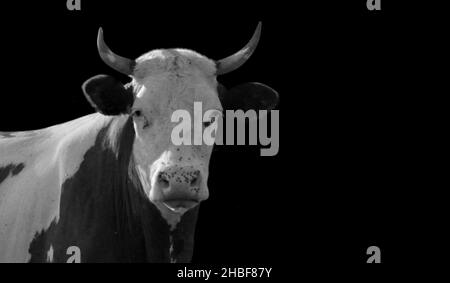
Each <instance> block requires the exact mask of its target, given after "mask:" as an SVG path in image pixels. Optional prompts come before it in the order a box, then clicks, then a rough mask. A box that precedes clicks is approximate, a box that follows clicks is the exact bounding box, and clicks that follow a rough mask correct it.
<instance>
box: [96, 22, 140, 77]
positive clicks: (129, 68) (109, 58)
mask: <svg viewBox="0 0 450 283" xmlns="http://www.w3.org/2000/svg"><path fill="white" fill-rule="evenodd" d="M97 48H98V53H99V54H100V57H101V58H102V60H103V62H105V63H106V65H108V66H110V67H111V68H113V69H114V70H116V71H119V72H121V73H122V74H125V75H132V74H133V70H134V66H135V65H136V62H135V61H134V60H130V59H128V58H125V57H122V56H119V55H117V54H115V53H114V52H112V51H111V49H109V47H108V46H107V45H106V43H105V41H104V40H103V29H102V28H100V29H99V30H98V36H97Z"/></svg>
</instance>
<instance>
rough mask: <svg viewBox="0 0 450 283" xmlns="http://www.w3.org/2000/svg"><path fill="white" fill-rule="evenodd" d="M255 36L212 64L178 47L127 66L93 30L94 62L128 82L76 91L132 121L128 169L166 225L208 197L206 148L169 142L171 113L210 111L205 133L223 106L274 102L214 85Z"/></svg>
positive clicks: (250, 89) (244, 55) (271, 94)
mask: <svg viewBox="0 0 450 283" xmlns="http://www.w3.org/2000/svg"><path fill="white" fill-rule="evenodd" d="M260 33H261V23H260V24H259V25H258V27H257V29H256V31H255V33H254V35H253V37H252V38H251V40H250V41H249V43H248V44H247V45H246V46H245V47H244V48H243V49H241V50H240V51H239V52H237V53H235V54H234V55H231V56H229V57H227V58H225V59H222V60H218V61H213V60H210V59H208V58H206V57H204V56H202V55H200V54H198V53H196V52H194V51H191V50H186V49H163V50H153V51H150V52H148V53H146V54H144V55H142V56H140V57H139V58H137V59H136V60H130V59H127V58H124V57H121V56H119V55H117V54H114V53H113V52H112V51H111V50H110V49H109V48H108V47H107V46H106V44H105V43H104V40H103V32H102V29H100V30H99V33H98V40H97V45H98V50H99V53H100V56H101V58H102V59H103V61H104V62H105V63H106V64H108V65H109V66H111V67H112V68H113V69H115V70H117V71H119V72H121V73H124V74H126V75H128V76H130V77H131V79H132V81H131V82H130V83H129V84H127V85H125V86H124V85H122V84H121V83H119V82H118V81H117V80H115V79H114V78H112V77H110V76H105V75H100V76H96V77H93V78H91V79H89V80H88V81H87V82H86V83H85V84H84V85H83V90H84V93H85V95H86V97H87V99H88V100H89V102H90V103H91V104H92V105H93V106H94V108H95V109H97V111H99V112H101V113H103V114H105V115H124V114H125V115H130V116H131V117H132V119H133V123H134V129H135V141H134V144H133V155H134V156H133V157H134V161H135V164H136V171H137V172H138V175H139V178H140V181H141V183H142V185H143V188H144V191H145V193H146V194H147V195H148V197H149V199H150V201H151V202H153V203H154V204H155V205H156V206H157V207H158V209H159V210H160V211H161V213H162V215H163V217H164V218H165V219H166V220H167V221H168V222H169V224H176V223H177V222H178V220H179V217H180V216H181V215H182V214H183V213H184V212H186V211H187V210H188V209H190V208H192V207H194V206H196V205H197V204H198V203H199V202H201V201H202V200H205V199H207V198H208V195H209V191H208V187H207V180H208V166H209V159H210V156H211V152H212V146H211V145H206V144H202V145H181V146H179V145H175V144H174V143H173V141H172V139H171V137H172V131H173V129H174V127H175V126H176V125H177V123H176V122H172V114H173V113H174V111H176V110H186V111H188V112H189V113H190V114H191V117H193V118H194V117H196V116H195V115H194V102H201V105H202V111H203V112H204V113H205V112H207V111H208V112H207V113H210V115H209V116H207V117H206V120H205V118H204V117H202V118H203V119H202V125H203V127H204V128H207V127H210V126H211V125H212V123H213V122H214V121H215V118H216V115H220V113H221V112H222V110H225V109H230V107H233V108H247V109H248V108H249V106H252V105H256V107H257V108H259V109H263V108H265V109H268V108H269V109H270V108H273V107H274V106H275V104H276V102H277V98H278V95H277V94H276V92H275V91H273V90H272V89H270V88H269V87H267V86H265V85H262V84H259V83H250V84H248V83H247V84H244V85H241V86H238V87H235V88H232V89H231V90H230V91H226V90H225V88H224V87H222V86H221V85H219V84H218V82H217V80H216V78H217V75H222V74H225V73H228V72H231V71H233V70H235V69H237V68H238V67H239V66H241V65H242V64H243V63H244V62H245V61H246V60H247V59H248V58H249V57H250V55H251V54H252V53H253V51H254V50H255V48H256V46H257V43H258V40H259V36H260ZM237 102H239V103H237ZM209 110H212V111H209ZM244 110H245V109H244ZM204 113H201V116H203V114H204ZM193 118H192V119H193ZM192 122H193V123H194V122H196V121H192Z"/></svg>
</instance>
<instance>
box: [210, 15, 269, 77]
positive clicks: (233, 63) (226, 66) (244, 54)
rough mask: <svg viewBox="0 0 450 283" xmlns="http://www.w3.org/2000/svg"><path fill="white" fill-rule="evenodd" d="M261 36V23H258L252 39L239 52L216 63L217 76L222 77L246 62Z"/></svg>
mask: <svg viewBox="0 0 450 283" xmlns="http://www.w3.org/2000/svg"><path fill="white" fill-rule="evenodd" d="M260 36H261V22H259V23H258V26H257V27H256V30H255V32H254V33H253V36H252V38H251V39H250V41H249V42H248V43H247V45H245V46H244V48H242V49H241V50H239V51H238V52H236V53H234V54H233V55H230V56H228V57H226V58H224V59H221V60H218V61H216V68H217V72H216V74H217V75H223V74H226V73H229V72H231V71H234V70H236V69H237V68H239V67H240V66H241V65H242V64H244V63H245V61H247V59H248V58H250V56H251V55H252V53H253V51H255V49H256V46H258V41H259V37H260Z"/></svg>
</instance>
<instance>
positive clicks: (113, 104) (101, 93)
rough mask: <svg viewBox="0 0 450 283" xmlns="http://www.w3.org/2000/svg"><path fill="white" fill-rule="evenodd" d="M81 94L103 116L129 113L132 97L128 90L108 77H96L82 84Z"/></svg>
mask: <svg viewBox="0 0 450 283" xmlns="http://www.w3.org/2000/svg"><path fill="white" fill-rule="evenodd" d="M82 88H83V92H84V95H85V96H86V98H87V100H88V101H89V103H90V104H91V105H92V106H93V107H94V108H95V109H96V110H97V111H98V112H100V113H102V114H105V115H119V114H126V113H130V109H131V107H132V106H133V102H134V95H133V91H132V89H131V87H130V88H125V86H124V85H123V84H122V83H121V82H119V81H118V80H116V79H115V78H113V77H111V76H108V75H97V76H94V77H92V78H90V79H88V80H87V81H86V82H85V83H84V84H83V87H82Z"/></svg>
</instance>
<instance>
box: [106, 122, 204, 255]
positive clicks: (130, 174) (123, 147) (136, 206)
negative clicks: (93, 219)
mask: <svg viewBox="0 0 450 283" xmlns="http://www.w3.org/2000/svg"><path fill="white" fill-rule="evenodd" d="M134 138H135V132H134V127H133V123H132V119H131V118H125V117H118V118H116V119H113V121H112V122H111V124H110V126H109V130H108V139H109V146H110V147H111V148H112V150H113V151H114V152H115V153H116V158H117V161H118V162H117V166H118V168H117V169H118V172H121V174H120V175H121V177H119V179H120V180H118V181H119V183H120V184H123V185H121V186H117V187H116V186H115V187H114V188H115V191H114V199H115V203H116V209H117V210H118V211H116V213H115V215H116V217H117V219H116V223H117V225H118V228H119V231H122V235H121V237H125V238H124V239H123V240H124V242H128V241H129V238H128V237H133V238H139V236H136V235H135V233H136V231H141V233H142V234H143V240H144V243H145V256H146V260H147V261H151V262H155V261H158V262H160V261H170V262H189V261H190V260H191V258H192V252H193V246H194V233H195V225H196V220H197V215H198V209H199V208H198V207H197V208H195V209H193V210H191V211H188V212H187V213H185V214H184V215H183V217H182V218H181V221H180V222H179V223H178V224H177V226H176V227H175V229H171V228H170V227H169V225H168V224H167V222H166V220H165V219H163V217H162V216H161V213H160V211H159V210H158V209H157V208H156V206H155V205H153V204H152V203H151V202H150V201H149V199H148V197H147V196H146V195H145V193H144V190H143V187H142V185H141V183H140V181H139V178H138V177H137V172H136V167H135V164H134V160H133V154H132V146H133V142H134ZM124 216H126V217H124ZM138 233H139V232H138ZM130 252H131V253H133V252H135V251H133V250H130Z"/></svg>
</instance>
